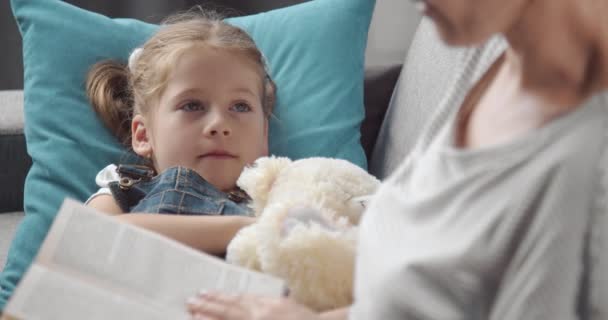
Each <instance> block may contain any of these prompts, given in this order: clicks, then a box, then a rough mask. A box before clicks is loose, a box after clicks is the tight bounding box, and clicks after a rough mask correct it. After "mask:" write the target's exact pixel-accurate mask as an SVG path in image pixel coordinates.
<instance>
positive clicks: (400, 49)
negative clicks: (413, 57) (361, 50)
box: [365, 0, 420, 66]
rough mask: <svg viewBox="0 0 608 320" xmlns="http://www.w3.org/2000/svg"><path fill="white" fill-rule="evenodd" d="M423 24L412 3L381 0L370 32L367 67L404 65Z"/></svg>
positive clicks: (377, 3) (378, 2) (378, 0)
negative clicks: (419, 24)
mask: <svg viewBox="0 0 608 320" xmlns="http://www.w3.org/2000/svg"><path fill="white" fill-rule="evenodd" d="M419 22H420V14H419V13H418V11H417V10H416V9H415V8H414V7H413V5H412V4H411V1H409V0H377V2H376V9H375V11H374V16H373V19H372V25H371V27H370V31H369V37H368V43H367V52H366V61H365V63H366V65H367V66H389V65H395V64H401V63H403V60H404V58H405V54H406V51H407V48H408V47H409V44H410V41H411V39H412V36H413V34H414V31H415V30H416V27H417V26H418V23H419Z"/></svg>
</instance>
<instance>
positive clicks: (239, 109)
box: [232, 102, 251, 112]
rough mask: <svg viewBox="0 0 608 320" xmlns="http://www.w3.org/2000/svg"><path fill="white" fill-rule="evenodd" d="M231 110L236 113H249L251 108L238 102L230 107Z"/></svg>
mask: <svg viewBox="0 0 608 320" xmlns="http://www.w3.org/2000/svg"><path fill="white" fill-rule="evenodd" d="M232 110H234V111H236V112H249V111H251V107H250V106H249V105H248V104H247V103H245V102H239V103H235V104H234V105H233V106H232Z"/></svg>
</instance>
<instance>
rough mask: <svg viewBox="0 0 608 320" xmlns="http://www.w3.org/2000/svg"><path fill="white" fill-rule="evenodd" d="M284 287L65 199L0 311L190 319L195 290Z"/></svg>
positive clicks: (28, 315)
mask: <svg viewBox="0 0 608 320" xmlns="http://www.w3.org/2000/svg"><path fill="white" fill-rule="evenodd" d="M284 286H285V284H284V282H283V281H282V280H279V279H277V278H274V277H272V276H269V275H266V274H262V273H258V272H254V271H250V270H247V269H244V268H241V267H237V266H234V265H230V264H228V263H226V262H224V261H223V260H221V259H219V258H216V257H214V256H211V255H207V254H205V253H202V252H200V251H197V250H194V249H192V248H189V247H187V246H184V245H182V244H180V243H178V242H175V241H173V240H171V239H168V238H166V237H163V236H161V235H158V234H156V233H153V232H150V231H147V230H144V229H141V228H138V227H135V226H132V225H129V224H125V223H121V222H119V221H118V220H116V219H114V218H112V217H111V216H108V215H105V214H103V213H99V212H97V211H96V210H95V209H92V208H89V207H86V206H84V205H82V204H80V203H78V202H76V201H73V200H69V199H68V200H65V202H64V203H63V205H62V206H61V208H60V210H59V213H58V214H57V217H56V218H55V221H54V223H53V225H52V227H51V229H50V231H49V233H48V235H47V237H46V239H45V241H44V243H43V244H42V247H41V249H40V251H39V253H38V256H37V257H36V260H35V261H34V263H33V264H32V265H31V267H30V268H29V270H28V271H27V273H26V274H25V276H24V277H23V279H22V280H21V282H20V283H19V286H18V287H17V288H16V290H15V292H14V294H13V296H12V297H11V300H10V301H9V302H8V305H7V306H6V308H5V310H4V312H5V314H6V315H8V316H11V317H15V318H18V319H62V320H71V319H78V320H81V319H104V320H107V319H130V320H137V319H146V320H150V319H189V315H188V314H187V312H186V307H185V302H186V299H187V298H188V297H191V296H193V295H194V294H196V292H198V291H199V290H200V289H208V290H214V291H223V292H229V293H255V294H263V295H270V296H280V295H282V294H283V293H284V289H285V288H284Z"/></svg>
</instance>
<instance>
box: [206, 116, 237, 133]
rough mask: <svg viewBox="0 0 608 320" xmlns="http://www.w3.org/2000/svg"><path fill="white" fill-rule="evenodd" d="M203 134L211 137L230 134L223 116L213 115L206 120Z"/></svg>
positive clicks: (228, 126)
mask: <svg viewBox="0 0 608 320" xmlns="http://www.w3.org/2000/svg"><path fill="white" fill-rule="evenodd" d="M208 120H209V122H208V123H207V126H206V127H205V134H206V135H208V136H211V137H217V136H225V137H227V136H229V135H230V134H231V132H232V130H231V129H230V125H229V124H228V121H227V119H226V118H225V116H224V115H222V114H219V113H215V114H212V115H210V117H209V118H208Z"/></svg>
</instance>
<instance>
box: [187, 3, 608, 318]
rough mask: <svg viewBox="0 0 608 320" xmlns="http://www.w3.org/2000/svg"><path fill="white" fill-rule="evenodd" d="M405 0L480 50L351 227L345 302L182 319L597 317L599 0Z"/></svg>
mask: <svg viewBox="0 0 608 320" xmlns="http://www.w3.org/2000/svg"><path fill="white" fill-rule="evenodd" d="M418 4H419V5H420V8H421V10H422V11H423V12H424V14H425V15H427V16H428V17H430V18H431V19H432V20H433V22H434V23H435V25H436V27H437V30H438V31H439V33H440V35H441V37H442V38H443V40H444V41H445V42H447V43H448V44H451V45H458V46H468V45H473V44H480V43H483V45H482V46H480V47H478V48H474V49H470V50H468V51H467V53H466V54H465V55H464V59H463V60H462V66H461V67H460V68H459V72H457V74H455V75H453V76H454V78H455V81H454V86H453V89H452V90H451V91H449V92H446V93H445V97H444V99H443V100H442V101H443V103H442V104H441V105H440V106H439V112H438V113H437V114H436V116H435V118H434V119H433V120H432V121H431V123H430V124H429V125H428V127H427V129H426V130H425V132H424V133H423V134H422V136H421V139H420V140H419V143H418V145H417V147H416V148H415V149H414V150H413V151H412V152H411V153H410V155H409V156H408V158H407V160H405V161H404V162H403V164H402V165H401V166H400V167H399V168H398V169H397V170H396V172H395V173H394V174H393V175H392V177H391V178H390V179H388V181H386V182H385V183H384V185H383V187H382V188H381V189H380V191H379V192H378V194H377V196H376V197H375V199H374V201H373V202H372V204H371V205H370V208H369V209H368V212H367V213H366V215H365V218H364V220H363V221H362V225H361V234H360V249H359V250H360V251H359V253H360V254H359V256H358V260H357V275H356V279H355V283H356V288H355V303H354V304H353V306H352V307H351V308H350V310H337V311H335V312H333V313H331V314H324V315H315V314H314V313H312V312H310V311H308V310H306V309H304V308H302V307H300V306H298V305H296V304H294V303H293V302H292V301H290V300H288V299H278V300H277V299H269V298H264V297H255V296H239V297H234V296H226V295H221V294H205V295H201V296H198V297H196V298H195V299H193V300H192V301H190V303H189V309H190V311H191V312H192V314H193V315H194V316H196V317H199V318H200V319H302V320H304V319H310V320H312V319H323V318H326V319H328V318H332V317H333V318H334V319H347V318H348V319H382V320H391V319H533V318H534V319H536V318H543V319H571V318H583V319H605V318H607V317H608V315H607V314H606V305H607V301H608V296H606V294H607V291H608V284H607V283H606V280H605V279H608V276H607V275H606V274H601V272H606V271H605V270H607V268H608V266H607V265H606V257H604V256H602V255H601V254H600V250H604V249H603V248H605V247H606V246H607V245H608V242H607V239H608V233H607V231H605V230H606V228H608V223H607V221H608V218H607V217H606V214H605V212H608V209H607V208H606V206H608V199H606V198H607V197H608V190H606V189H605V188H606V187H608V183H607V182H608V173H606V168H605V167H606V166H605V165H604V164H605V163H606V160H608V150H607V147H608V136H607V135H606V132H608V131H607V130H608V99H606V96H605V95H603V94H602V93H603V92H604V91H605V90H606V88H607V87H608V19H606V18H605V17H604V15H605V13H607V12H608V0H509V1H504V0H428V1H425V2H419V3H418ZM497 34H498V35H499V36H498V37H494V38H492V36H493V35H497ZM428 94H436V93H431V92H429V93H428ZM602 233H603V234H602Z"/></svg>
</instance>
